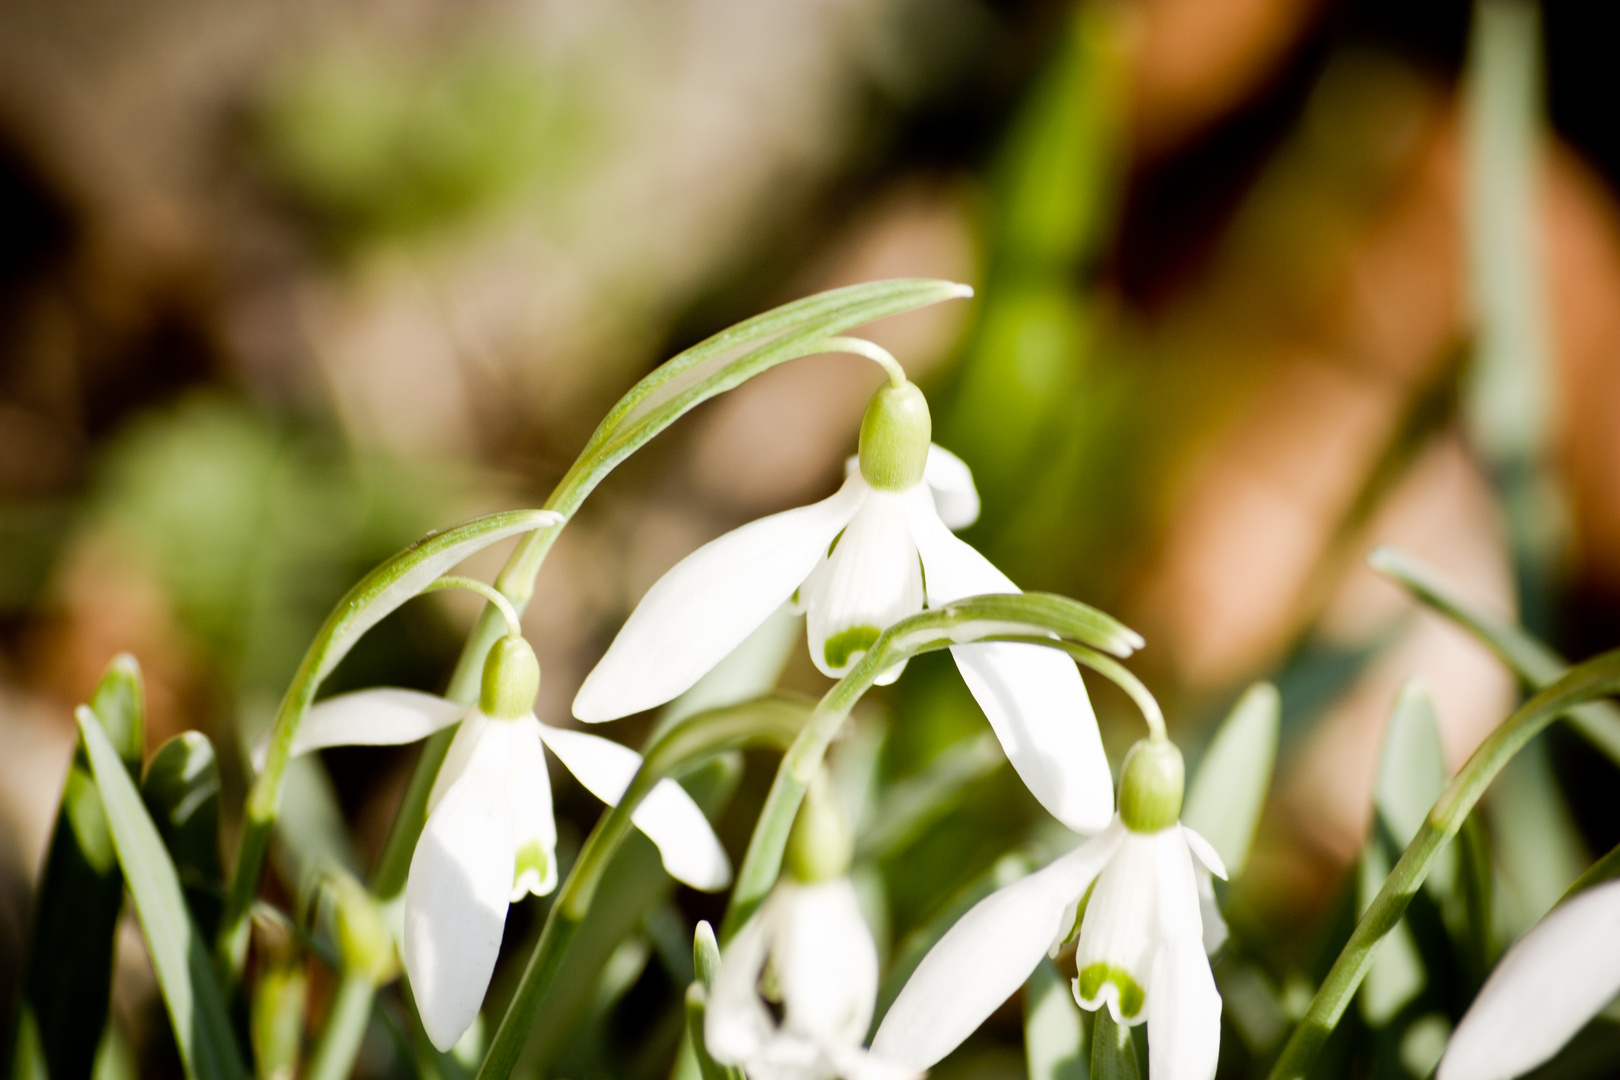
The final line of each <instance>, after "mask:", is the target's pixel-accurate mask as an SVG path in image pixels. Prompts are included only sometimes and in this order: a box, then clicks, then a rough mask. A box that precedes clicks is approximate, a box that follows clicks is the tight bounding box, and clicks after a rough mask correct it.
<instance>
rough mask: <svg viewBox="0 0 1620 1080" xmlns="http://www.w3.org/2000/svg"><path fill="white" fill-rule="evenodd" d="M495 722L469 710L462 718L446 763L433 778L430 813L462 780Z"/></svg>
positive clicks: (452, 740)
mask: <svg viewBox="0 0 1620 1080" xmlns="http://www.w3.org/2000/svg"><path fill="white" fill-rule="evenodd" d="M492 723H494V721H492V720H490V718H489V717H487V716H485V715H484V714H483V713H482V712H480V711H479V710H477V709H469V710H467V712H466V714H465V715H464V716H463V717H462V720H461V726H460V727H458V728H457V729H456V737H455V738H454V739H451V740H450V749H449V750H448V751H446V753H445V755H444V761H443V762H442V763H441V764H440V765H439V775H438V776H435V777H434V778H433V789H432V790H431V791H429V792H428V804H427V810H428V813H430V814H431V813H433V811H434V810H435V809H436V808H437V807H438V805H439V800H441V799H443V798H444V796H445V793H446V792H448V791H449V790H450V787H451V785H453V784H454V783H455V782H456V781H457V780H460V779H461V776H462V774H463V773H465V772H466V771H467V766H468V765H469V764H470V763H471V762H472V759H473V754H474V753H475V752H476V751H477V749H478V747H479V746H480V745H481V744H482V743H483V741H484V734H485V732H487V731H488V730H489V726H490V724H492Z"/></svg>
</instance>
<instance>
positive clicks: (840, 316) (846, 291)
mask: <svg viewBox="0 0 1620 1080" xmlns="http://www.w3.org/2000/svg"><path fill="white" fill-rule="evenodd" d="M972 295H973V290H972V289H971V288H970V287H968V286H966V285H958V284H956V283H955V282H950V281H934V280H930V279H927V278H901V279H897V280H893V281H872V282H867V283H866V284H863V285H851V286H848V287H846V288H842V289H831V290H829V291H827V292H822V293H817V294H816V295H814V296H808V297H805V298H804V299H803V300H796V301H794V302H793V303H791V304H784V305H782V306H781V307H778V308H772V309H771V310H770V311H767V312H765V313H764V314H762V315H756V316H754V317H753V318H752V319H747V320H744V321H743V322H740V323H738V324H737V325H735V326H733V327H730V328H729V329H726V330H722V331H721V332H720V333H718V334H715V335H714V336H713V337H710V338H707V339H705V340H704V341H701V342H699V343H698V344H696V345H694V346H692V347H691V348H690V349H687V350H686V351H685V352H682V353H679V354H678V355H676V356H674V357H672V358H671V359H669V360H667V361H665V362H664V363H663V364H660V365H659V366H658V368H657V369H656V370H654V371H653V372H652V373H651V374H650V375H648V376H647V377H646V378H644V379H642V380H641V381H640V382H639V383H637V384H636V385H635V386H634V387H632V388H631V389H630V392H629V393H627V394H625V395H624V397H623V398H621V399H619V403H618V404H617V405H615V406H614V407H613V411H612V412H610V413H608V414H607V416H606V417H605V418H604V419H603V420H602V423H601V424H600V425H598V426H597V429H596V432H595V434H593V435H592V436H591V439H590V442H588V443H587V444H586V446H585V450H584V451H583V452H582V453H581V454H580V455H579V459H578V460H577V461H575V463H574V466H573V468H571V469H570V470H569V473H568V476H567V477H565V478H564V479H563V482H562V483H561V484H559V485H558V491H559V492H565V493H567V494H566V495H565V496H564V498H563V501H561V502H556V503H554V504H553V505H555V506H556V507H557V508H558V509H562V510H564V511H565V512H570V513H571V512H572V511H573V509H574V508H575V507H576V506H577V505H578V503H579V502H580V501H582V500H583V499H584V498H585V496H586V495H587V494H589V492H590V490H591V488H593V487H595V485H596V481H597V480H599V479H600V478H601V477H602V476H605V475H606V474H607V473H608V472H609V471H610V470H611V469H612V468H613V467H614V466H615V465H617V464H618V463H619V462H621V461H623V460H624V459H625V458H626V457H628V456H629V455H630V454H632V453H634V452H635V451H636V450H637V449H639V448H640V447H641V446H642V445H644V444H645V443H646V442H647V440H649V439H651V438H652V437H653V436H655V435H657V434H658V433H659V432H660V431H663V430H664V429H665V428H666V427H668V426H669V425H670V424H672V423H674V422H675V421H676V420H677V419H679V418H680V417H681V416H682V415H684V414H685V413H686V412H687V411H688V410H690V409H691V408H692V407H693V406H695V405H698V404H700V403H701V402H704V401H707V400H708V399H709V398H711V397H714V396H715V395H716V394H720V393H723V392H725V391H727V390H730V389H731V388H733V387H735V386H739V385H741V384H742V383H744V382H746V381H747V380H749V379H751V378H753V377H754V376H755V375H758V374H759V373H760V372H762V371H766V370H768V369H770V368H773V367H775V366H776V365H777V364H781V363H785V362H786V361H788V360H793V359H796V358H798V357H801V356H808V355H811V354H812V353H815V352H816V351H818V349H817V346H818V345H819V344H820V343H821V342H823V341H824V340H825V339H826V338H828V337H832V336H835V335H837V334H839V333H841V332H842V331H844V330H848V329H849V328H850V327H853V326H860V325H861V324H862V323H868V322H871V321H872V320H873V319H881V318H884V317H885V316H888V315H897V314H899V313H900V312H903V311H911V310H914V309H916V308H920V307H927V306H928V305H930V304H937V303H939V302H940V301H942V300H954V299H959V298H962V297H967V296H972ZM750 346H753V347H752V348H750Z"/></svg>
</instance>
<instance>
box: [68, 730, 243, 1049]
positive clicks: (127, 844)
mask: <svg viewBox="0 0 1620 1080" xmlns="http://www.w3.org/2000/svg"><path fill="white" fill-rule="evenodd" d="M75 715H76V719H77V720H78V722H79V733H80V735H81V737H82V738H83V739H84V745H85V750H86V752H87V754H88V756H89V759H90V768H91V771H92V772H93V774H94V776H95V781H96V786H97V788H98V789H99V790H100V792H101V797H102V800H103V801H104V802H105V804H106V806H107V810H108V815H107V816H108V823H109V825H110V827H111V832H112V839H113V845H114V847H115V848H116V849H117V851H118V861H119V864H120V865H121V866H122V867H123V868H124V873H125V875H126V876H127V879H128V882H129V892H130V896H131V897H132V898H133V899H134V902H135V913H136V915H137V916H138V917H139V918H140V922H141V929H142V930H143V931H144V933H145V935H146V944H147V949H148V952H149V953H150V955H151V958H152V968H153V971H154V972H155V973H156V974H157V980H158V988H159V989H160V990H161V991H162V993H163V1001H164V1004H165V1005H166V1006H167V1007H168V1010H169V1019H170V1022H171V1024H172V1025H173V1028H174V1036H175V1041H176V1043H177V1045H178V1046H179V1049H180V1061H181V1064H182V1065H184V1066H185V1070H186V1075H187V1077H189V1078H190V1080H246V1077H247V1069H246V1068H245V1067H244V1066H243V1064H242V1056H241V1052H240V1050H239V1049H238V1047H237V1045H236V1041H235V1037H234V1035H233V1034H232V1030H231V1021H230V1016H229V1014H228V1013H227V1012H226V1009H225V1001H224V998H223V997H221V995H220V992H219V986H218V984H217V983H216V982H215V981H214V972H213V969H212V968H211V967H210V965H209V960H208V950H207V948H206V947H205V946H204V944H203V940H202V936H201V935H200V934H199V933H198V932H197V928H196V926H195V925H193V924H192V921H191V917H190V916H189V915H188V914H187V911H186V902H185V895H184V893H183V892H182V891H181V887H180V877H179V875H178V874H177V873H176V872H175V868H174V863H172V862H170V861H169V855H168V852H167V851H166V850H164V847H163V839H162V837H161V836H159V835H158V830H157V826H156V825H154V824H153V823H152V819H151V818H150V817H149V816H147V813H146V807H145V805H144V804H142V802H141V796H140V792H139V791H138V790H137V789H136V787H135V784H134V781H132V780H131V779H130V777H129V773H128V771H127V770H126V769H125V767H124V764H123V762H122V761H121V760H120V759H119V757H118V752H117V750H115V749H114V748H113V745H112V743H111V742H110V741H109V740H108V738H107V736H106V734H105V733H103V732H102V730H101V725H100V724H98V723H97V722H96V719H95V714H94V713H92V712H91V711H90V710H89V709H88V708H86V707H80V709H79V710H78V712H77V713H76V714H75ZM93 1045H94V1044H93V1043H92V1046H93Z"/></svg>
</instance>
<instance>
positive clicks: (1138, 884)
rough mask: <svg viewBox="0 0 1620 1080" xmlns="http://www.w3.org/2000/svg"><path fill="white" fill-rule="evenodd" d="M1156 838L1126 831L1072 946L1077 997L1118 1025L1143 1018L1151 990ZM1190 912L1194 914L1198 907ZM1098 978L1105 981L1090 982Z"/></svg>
mask: <svg viewBox="0 0 1620 1080" xmlns="http://www.w3.org/2000/svg"><path fill="white" fill-rule="evenodd" d="M1156 839H1157V837H1155V836H1143V835H1141V834H1139V833H1133V832H1130V831H1128V830H1127V831H1126V833H1125V836H1124V838H1123V839H1122V840H1121V841H1120V845H1119V850H1118V851H1116V852H1114V857H1113V858H1112V859H1110V860H1109V862H1108V865H1107V866H1105V867H1103V871H1102V873H1101V874H1100V875H1098V877H1097V886H1096V888H1094V889H1093V890H1092V892H1091V900H1090V901H1089V902H1087V904H1086V915H1085V918H1084V919H1083V920H1082V921H1081V923H1080V941H1079V944H1077V945H1076V946H1075V952H1074V963H1075V968H1076V969H1077V970H1078V971H1079V973H1080V974H1079V978H1078V979H1077V980H1076V982H1075V1000H1076V1001H1078V1002H1079V1003H1080V1004H1081V1005H1082V1006H1083V1007H1085V1008H1087V1009H1097V1008H1100V1007H1101V1006H1102V1005H1103V1004H1105V1003H1106V1004H1107V1006H1108V1011H1109V1012H1110V1013H1111V1014H1113V1017H1114V1022H1115V1023H1119V1024H1140V1023H1142V1022H1144V1021H1145V1020H1146V1019H1147V1011H1146V1009H1145V1008H1144V1007H1143V1006H1144V1005H1146V1003H1147V998H1148V997H1151V996H1152V992H1153V986H1152V982H1153V956H1154V954H1155V953H1156V952H1157V951H1158V947H1159V942H1160V940H1161V935H1160V931H1159V845H1158V844H1156V843H1154V841H1155V840H1156ZM1182 850H1183V851H1184V852H1185V850H1186V846H1185V845H1183V846H1182ZM1194 912H1195V917H1196V908H1195V909H1194ZM1088 972H1091V973H1092V974H1091V975H1090V976H1089V977H1088ZM1121 972H1123V973H1124V975H1126V976H1128V977H1129V982H1128V983H1126V984H1125V985H1121V984H1120V982H1119V979H1118V973H1121ZM1097 978H1101V979H1102V980H1103V981H1101V982H1093V981H1091V980H1092V979H1097ZM1132 983H1134V987H1133V986H1132V985H1130V984H1132ZM1136 991H1140V992H1141V994H1142V995H1144V996H1143V998H1142V999H1141V1000H1136V997H1135V992H1136Z"/></svg>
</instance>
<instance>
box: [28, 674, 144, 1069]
mask: <svg viewBox="0 0 1620 1080" xmlns="http://www.w3.org/2000/svg"><path fill="white" fill-rule="evenodd" d="M90 700H91V710H92V713H91V715H92V716H93V717H94V718H95V720H96V725H95V726H96V730H97V731H98V732H100V733H101V734H102V737H103V739H104V740H105V741H106V742H107V743H108V744H109V745H110V746H111V747H112V749H113V752H114V754H115V756H116V758H117V760H118V761H119V762H120V763H121V764H122V766H123V768H124V769H125V770H128V771H131V772H134V771H138V770H139V769H140V764H141V754H142V750H143V741H144V732H145V707H144V702H143V696H142V691H141V681H140V668H139V666H138V665H137V664H136V663H135V660H134V658H133V657H131V656H128V655H121V656H118V657H116V658H114V660H113V661H112V663H111V664H110V665H109V666H108V668H107V672H106V674H105V675H103V676H102V678H101V681H100V683H98V684H97V686H96V689H95V691H94V692H93V693H92V694H91V698H90ZM34 903H35V913H34V925H33V933H32V935H31V938H30V952H29V958H28V969H27V973H26V974H25V976H24V980H23V1001H22V1010H21V1015H22V1017H23V1022H24V1023H25V1024H26V1025H28V1030H20V1031H19V1033H18V1035H17V1036H16V1039H15V1046H16V1048H17V1050H18V1051H19V1052H21V1051H22V1050H24V1049H25V1048H29V1047H31V1048H33V1049H37V1051H38V1053H39V1054H40V1055H41V1057H40V1059H39V1061H38V1065H39V1067H40V1068H42V1069H44V1070H46V1071H47V1072H48V1074H49V1076H50V1077H51V1078H52V1080H90V1075H91V1072H92V1069H93V1067H94V1064H95V1052H96V1045H97V1043H98V1042H99V1041H100V1039H101V1033H102V1029H103V1028H104V1027H105V1026H106V1023H107V1005H108V994H109V992H110V990H111V985H112V971H113V951H114V934H115V931H116V930H117V926H118V913H119V911H120V909H121V908H122V907H123V904H124V875H123V873H122V872H121V871H120V870H119V867H118V857H117V853H116V852H115V851H114V848H113V841H112V836H111V834H110V833H109V831H108V827H107V815H106V812H105V810H104V808H103V802H102V796H101V792H99V791H98V790H97V789H96V783H95V780H94V778H93V777H92V775H91V771H90V761H89V758H88V757H87V756H86V754H85V747H84V742H83V740H82V739H81V740H80V741H79V744H78V746H77V748H76V750H75V752H74V756H73V762H72V764H71V765H70V766H69V767H68V776H67V782H66V784H65V785H64V787H63V790H62V802H61V805H60V807H59V809H58V810H57V816H56V827H55V830H54V831H53V832H52V834H51V844H50V848H49V851H48V852H47V854H46V858H45V867H44V870H43V871H42V873H41V875H40V885H39V892H38V893H37V895H36V897H35V902H34ZM24 1036H26V1038H25V1037H24ZM19 1075H20V1074H19Z"/></svg>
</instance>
